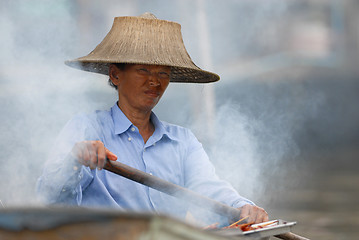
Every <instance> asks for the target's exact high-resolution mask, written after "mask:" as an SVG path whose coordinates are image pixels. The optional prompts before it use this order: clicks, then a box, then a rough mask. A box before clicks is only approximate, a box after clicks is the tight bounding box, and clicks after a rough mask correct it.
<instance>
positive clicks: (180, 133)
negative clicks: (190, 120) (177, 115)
mask: <svg viewBox="0 0 359 240" xmlns="http://www.w3.org/2000/svg"><path fill="white" fill-rule="evenodd" d="M161 123H162V126H163V128H164V129H165V131H166V132H167V133H168V135H169V137H171V136H172V137H175V138H180V139H182V138H185V139H188V138H189V137H190V138H195V136H194V134H193V133H192V131H191V130H190V129H188V128H186V127H182V126H179V125H176V124H172V123H168V122H164V121H161Z"/></svg>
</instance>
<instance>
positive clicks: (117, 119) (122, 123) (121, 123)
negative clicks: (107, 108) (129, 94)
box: [111, 102, 132, 134]
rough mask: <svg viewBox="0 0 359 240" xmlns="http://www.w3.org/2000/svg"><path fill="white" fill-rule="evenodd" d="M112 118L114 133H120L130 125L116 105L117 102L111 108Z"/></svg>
mask: <svg viewBox="0 0 359 240" xmlns="http://www.w3.org/2000/svg"><path fill="white" fill-rule="evenodd" d="M111 114H112V120H113V123H114V125H115V134H121V133H124V132H125V131H127V129H129V128H130V127H131V126H132V123H131V121H130V120H128V118H127V117H126V115H125V114H124V113H123V112H122V111H121V109H120V108H119V107H118V105H117V102H116V104H115V105H113V107H112V108H111Z"/></svg>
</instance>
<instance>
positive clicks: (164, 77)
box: [158, 72, 170, 79]
mask: <svg viewBox="0 0 359 240" xmlns="http://www.w3.org/2000/svg"><path fill="white" fill-rule="evenodd" d="M158 76H159V77H160V78H161V79H169V78H170V74H169V73H167V72H159V73H158Z"/></svg>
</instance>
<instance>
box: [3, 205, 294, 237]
mask: <svg viewBox="0 0 359 240" xmlns="http://www.w3.org/2000/svg"><path fill="white" fill-rule="evenodd" d="M294 224H295V222H285V221H282V220H280V221H279V223H278V225H276V226H273V227H270V228H268V229H258V230H255V231H248V232H242V231H240V230H239V229H218V230H204V229H201V228H198V227H195V226H193V225H190V224H187V223H185V222H182V221H180V220H177V219H174V218H171V217H168V216H164V215H155V214H145V213H134V212H123V211H114V210H112V209H111V210H109V209H87V208H77V207H76V208H69V207H56V208H22V209H21V208H17V209H11V208H6V209H2V210H1V211H0V239H7V240H15V239H16V240H30V239H31V240H32V239H37V240H43V239H46V240H47V239H51V240H60V239H61V240H64V239H66V240H71V239H77V240H78V239H86V240H165V239H166V240H167V239H175V240H202V239H203V240H205V239H206V240H231V239H269V237H270V236H273V235H277V234H282V233H287V232H289V231H290V230H291V227H292V226H293V225H294Z"/></svg>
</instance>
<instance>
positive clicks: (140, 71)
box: [137, 68, 150, 75]
mask: <svg viewBox="0 0 359 240" xmlns="http://www.w3.org/2000/svg"><path fill="white" fill-rule="evenodd" d="M137 72H138V73H139V74H142V75H149V74H150V71H148V69H146V68H138V69H137Z"/></svg>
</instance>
